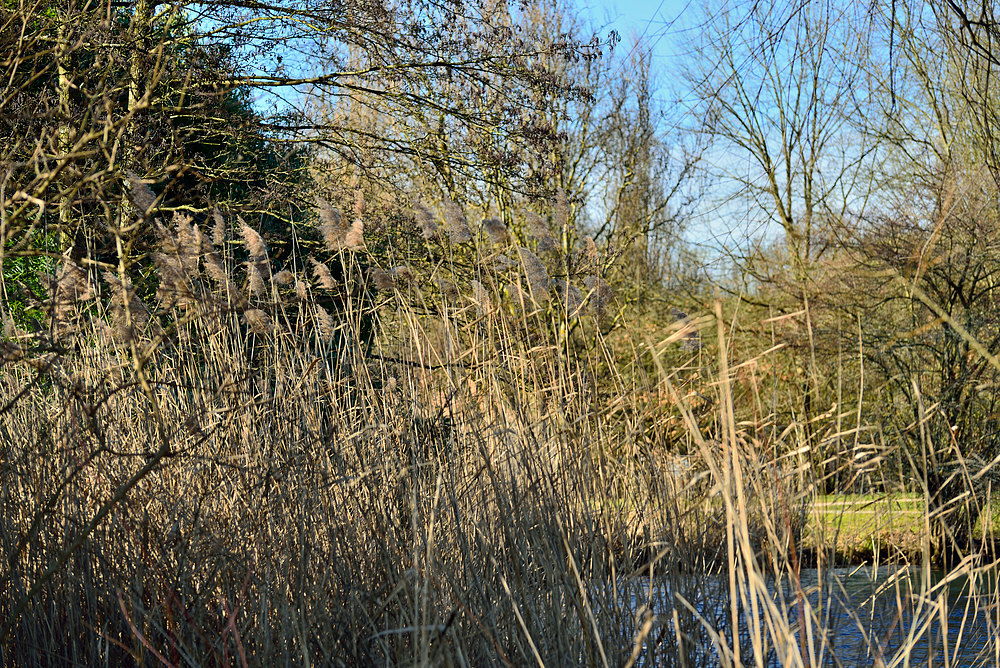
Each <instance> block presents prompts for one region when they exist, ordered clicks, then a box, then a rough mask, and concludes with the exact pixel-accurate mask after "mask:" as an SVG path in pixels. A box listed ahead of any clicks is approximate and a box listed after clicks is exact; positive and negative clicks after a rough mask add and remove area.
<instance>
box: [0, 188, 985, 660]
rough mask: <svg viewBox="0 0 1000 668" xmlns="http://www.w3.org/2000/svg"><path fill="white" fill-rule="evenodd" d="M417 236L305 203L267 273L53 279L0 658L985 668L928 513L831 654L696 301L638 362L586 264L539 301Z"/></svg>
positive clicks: (831, 587) (975, 586)
mask: <svg viewBox="0 0 1000 668" xmlns="http://www.w3.org/2000/svg"><path fill="white" fill-rule="evenodd" d="M326 206H328V205H326ZM446 209H447V211H446V213H447V225H446V227H445V228H444V232H445V234H440V235H439V234H438V231H437V229H436V228H435V224H434V222H433V220H431V218H432V213H431V212H430V211H428V210H427V209H426V208H425V209H424V210H423V211H422V212H421V215H420V216H419V218H420V220H419V225H420V229H421V230H422V231H423V236H424V237H425V239H426V244H428V246H429V247H431V245H433V249H434V252H435V253H437V255H436V257H437V258H438V260H437V261H436V262H430V263H427V264H426V265H424V266H420V267H411V266H409V265H404V264H398V265H395V264H394V263H390V264H385V263H383V265H384V266H380V265H379V264H378V263H377V262H375V261H374V259H373V256H370V255H368V254H367V253H366V251H365V245H366V243H367V244H369V245H374V243H375V239H374V238H373V237H371V236H370V235H369V236H368V237H367V238H366V232H365V231H364V224H363V223H361V222H360V221H355V222H353V223H350V224H348V223H347V222H346V221H344V220H343V218H342V217H340V216H339V214H338V215H336V216H335V215H333V214H332V213H331V212H330V211H329V210H327V209H325V208H324V205H323V204H322V203H321V204H320V211H319V215H318V218H319V223H318V224H317V238H320V239H324V240H325V245H324V247H323V249H322V252H321V253H318V254H313V255H310V254H309V253H306V252H305V251H302V250H301V249H300V250H298V251H297V252H296V253H295V254H293V256H292V257H291V259H287V260H286V263H287V266H283V267H275V266H272V264H271V261H270V257H269V253H268V249H267V246H266V241H265V240H264V239H263V237H261V236H260V235H259V234H258V233H257V232H255V231H254V230H253V228H252V227H251V226H250V225H248V224H246V223H240V222H236V221H224V220H223V221H220V220H218V219H217V220H216V228H217V229H216V232H215V234H213V238H212V239H211V240H210V239H209V238H208V236H207V235H203V234H202V233H201V232H200V230H199V229H198V227H197V226H196V225H194V224H193V223H192V221H191V220H190V219H185V218H178V219H177V220H175V221H174V224H172V225H171V226H170V227H169V229H168V228H167V227H165V226H162V225H161V226H160V232H159V244H160V251H159V255H157V256H156V267H157V277H158V280H157V281H156V284H155V286H154V287H155V295H153V292H154V291H153V288H152V287H149V286H147V287H146V292H147V299H146V300H143V299H142V298H141V295H140V294H139V293H140V292H142V289H141V286H140V287H133V286H131V284H130V283H129V282H128V280H127V276H124V275H121V274H119V275H118V276H115V275H114V273H110V274H107V275H99V274H98V273H96V271H95V270H94V269H93V268H92V267H88V266H82V265H77V264H75V262H74V261H72V260H70V259H69V258H68V257H67V258H66V259H64V261H62V262H61V263H59V264H58V266H55V267H53V271H54V274H53V277H52V280H51V285H50V290H49V292H48V295H47V298H48V301H47V302H46V303H44V304H39V309H41V311H42V312H44V314H45V320H44V322H42V323H40V325H41V326H39V327H38V328H37V331H33V332H31V331H13V332H10V333H9V334H10V335H9V336H7V337H6V338H5V339H4V341H3V343H2V344H0V345H2V354H3V357H2V359H3V365H2V367H0V376H2V382H0V499H2V500H0V504H2V512H0V546H2V548H0V549H2V552H3V561H2V566H0V624H2V629H0V633H2V639H0V664H2V665H19V666H30V665H47V666H53V665H66V666H77V665H86V666H101V665H105V666H121V665H149V666H159V665H164V666H202V665H226V666H228V665H242V666H251V665H275V666H277V665H317V666H321V665H322V666H325V665H333V666H336V665H342V666H348V665H351V666H353V665H393V666H395V665H420V666H423V665H447V666H483V665H509V666H525V665H539V666H559V665H596V666H633V665H643V666H654V665H655V666H691V667H693V666H714V665H769V666H770V665H781V666H820V665H869V664H870V665H887V666H890V665H905V664H906V662H907V660H908V657H909V656H911V655H915V654H914V653H916V652H924V654H920V656H922V657H923V656H926V655H927V652H928V651H929V652H930V653H931V654H933V653H937V657H938V658H936V659H935V662H936V663H941V662H944V663H945V665H949V663H948V662H950V665H982V664H976V663H969V662H968V655H967V654H965V653H966V652H969V651H974V652H976V655H975V658H976V659H981V660H983V661H986V660H989V661H996V660H997V659H998V657H1000V654H998V653H1000V643H998V641H997V640H996V638H997V637H1000V634H997V633H995V630H996V627H997V625H998V624H1000V618H998V614H1000V612H998V611H1000V605H998V603H1000V601H998V600H997V591H998V589H997V587H996V586H995V578H994V580H991V579H990V578H991V577H993V576H992V575H991V573H992V572H993V571H992V570H991V562H990V559H989V558H988V557H987V556H986V555H987V554H988V551H987V549H986V547H985V543H982V544H980V546H979V548H978V550H969V551H967V553H965V554H964V555H963V558H962V559H960V560H959V562H958V563H957V565H956V566H954V567H953V568H952V569H951V570H949V571H948V572H946V573H944V574H941V575H939V576H937V579H935V577H932V574H931V571H930V568H931V561H932V556H933V554H932V553H933V546H932V544H931V524H932V523H933V522H934V521H935V518H934V517H931V516H929V515H927V516H925V518H924V519H925V524H926V526H927V533H926V534H925V536H926V540H925V542H924V546H923V549H922V550H921V553H920V554H919V555H917V556H918V557H919V560H916V558H914V557H912V556H909V557H906V556H905V555H904V557H905V558H901V559H898V560H896V561H897V562H901V563H903V565H908V566H912V567H914V568H916V569H922V570H918V571H917V576H915V577H914V578H909V576H905V577H904V576H903V575H900V576H898V577H896V578H894V579H892V580H890V581H888V584H886V586H887V587H891V588H894V591H895V592H896V595H895V598H894V600H895V601H896V603H897V605H895V607H894V608H893V609H894V610H895V611H896V613H897V614H896V620H895V623H894V624H892V623H889V624H886V625H884V626H882V627H879V629H880V630H879V632H878V634H873V633H872V632H871V631H870V629H871V628H872V625H871V624H868V623H866V619H865V614H866V613H865V609H864V606H861V608H855V614H856V617H857V618H856V620H855V622H856V623H855V624H854V628H853V629H852V630H851V632H852V633H854V634H855V635H857V634H858V633H860V634H861V635H862V636H863V642H861V643H860V644H858V643H854V644H851V645H850V646H848V647H846V648H845V647H844V646H843V643H842V642H840V639H841V638H842V637H843V635H842V630H839V631H838V630H837V629H835V628H833V627H832V626H831V619H830V616H829V612H828V611H829V608H830V606H831V602H832V601H833V600H834V599H835V598H836V597H838V596H839V595H841V594H842V593H843V592H842V591H840V590H839V589H838V584H837V583H838V582H839V580H838V578H837V575H836V572H835V571H833V570H830V568H829V567H830V566H831V562H832V560H833V553H832V551H830V550H825V548H824V547H823V546H824V545H825V544H827V543H824V541H823V540H821V539H817V538H816V536H813V540H814V541H817V540H818V545H819V547H814V548H813V553H812V554H811V556H810V555H809V554H807V551H806V549H805V547H804V545H803V541H802V533H803V527H804V526H805V522H806V516H807V512H808V509H809V508H810V506H811V504H812V503H813V502H814V501H815V498H816V495H817V487H816V484H815V482H816V481H815V480H814V479H813V477H812V476H813V474H812V473H811V469H810V466H809V460H808V458H807V457H804V456H803V452H804V449H808V447H809V444H808V443H807V442H805V441H802V440H801V434H802V430H799V429H796V428H795V425H789V426H788V427H787V428H784V429H782V430H781V431H780V432H777V431H776V430H775V429H774V428H773V426H774V425H773V423H772V421H771V420H770V418H767V417H760V418H759V419H758V420H757V421H756V422H747V421H745V420H738V419H737V416H738V415H740V414H741V410H740V409H739V407H738V406H736V405H735V402H736V401H738V400H741V399H737V398H734V396H735V395H734V391H733V380H732V379H733V377H734V374H735V371H734V367H735V366H737V363H741V362H747V361H749V360H739V359H736V356H735V353H734V351H733V350H732V349H731V348H730V344H729V332H730V328H731V326H732V321H731V319H730V318H728V317H726V315H725V313H724V307H723V305H722V304H721V303H716V305H715V308H714V311H709V312H707V313H704V314H701V316H696V317H692V318H687V317H685V318H684V319H681V320H678V322H677V323H676V324H675V325H674V326H673V327H671V328H667V329H666V330H665V331H661V332H658V333H657V338H656V340H652V339H650V338H648V335H646V334H641V333H640V330H639V328H638V327H633V326H630V323H628V321H627V310H626V309H625V307H624V305H622V304H619V303H618V302H617V301H616V298H615V296H614V294H613V293H612V292H611V289H610V287H609V286H608V284H607V283H606V281H605V279H604V277H603V276H602V273H601V268H600V267H601V263H600V258H599V257H597V251H596V248H587V249H585V250H584V255H583V256H582V257H581V261H580V262H579V263H578V264H577V265H576V269H575V270H574V271H570V272H567V271H565V266H564V267H563V270H562V272H561V273H560V269H559V266H558V264H557V263H556V262H555V261H554V259H553V258H554V257H555V255H549V254H547V253H551V252H552V250H551V249H549V246H548V244H545V243H543V241H544V240H543V239H540V238H536V239H534V240H532V242H531V244H530V245H531V249H529V248H527V247H520V248H518V247H514V246H512V245H511V244H513V242H512V240H511V234H509V233H508V231H507V230H506V229H501V227H502V226H503V224H502V223H500V221H497V220H490V221H489V223H488V224H487V225H484V226H483V230H481V231H480V232H482V231H485V232H486V233H487V234H488V235H489V238H487V237H485V236H483V234H482V233H480V234H479V235H476V234H474V233H473V232H472V231H471V230H470V227H469V225H468V222H467V221H466V220H465V218H464V214H462V212H461V211H460V210H459V209H458V207H457V205H454V204H453V203H450V204H449V205H448V206H447V207H446ZM218 218H219V219H221V218H222V216H219V217H218ZM529 222H530V221H529ZM415 229H417V228H415ZM473 237H475V239H473ZM551 241H552V240H551V239H549V242H551ZM553 246H554V244H553ZM590 246H593V244H590ZM532 249H534V250H532ZM587 253H589V254H590V255H591V256H592V257H587V256H586V254H587ZM401 261H402V259H401ZM609 319H610V320H612V321H613V320H615V319H617V327H616V328H614V329H612V328H610V327H608V326H607V324H608V322H609ZM623 351H624V352H623ZM692 366H696V367H697V368H699V369H700V370H701V371H702V375H701V380H699V381H697V383H696V385H694V386H692V385H691V382H690V381H688V380H686V378H688V376H687V375H685V373H686V370H690V369H691V368H692ZM756 401H758V402H759V403H760V405H762V406H766V405H767V401H766V400H765V399H762V398H761V397H757V398H756ZM695 402H702V404H705V403H706V402H707V405H708V406H710V408H709V409H705V408H704V405H700V406H698V407H696V406H695V405H694V404H695ZM706 416H707V417H706ZM933 445H934V444H930V443H928V444H927V447H928V448H932V447H933ZM989 470H990V469H988V468H980V469H979V470H977V471H966V473H965V474H964V475H965V476H966V477H967V479H968V481H969V484H968V485H967V489H968V492H969V493H968V494H967V495H966V496H965V497H964V498H960V499H959V500H957V501H956V504H961V505H964V506H966V507H970V508H971V507H973V506H975V505H976V504H985V501H986V499H988V495H986V496H984V493H983V492H982V491H981V490H982V485H981V484H980V481H981V480H982V478H983V476H982V475H980V476H979V477H978V478H977V477H976V476H977V475H978V474H979V473H980V472H983V471H985V472H986V473H988V472H989ZM984 475H985V474H984ZM924 507H927V506H926V505H925V506H924ZM830 539H831V542H830V543H829V544H833V543H834V542H835V537H834V536H831V537H830ZM807 559H808V560H809V563H806V561H807ZM907 559H909V560H907ZM807 565H817V566H818V570H817V571H816V573H817V575H816V576H815V577H814V578H813V580H814V581H810V580H808V578H806V579H804V578H803V575H802V573H803V571H804V569H805V567H806V566H807ZM904 572H905V573H911V572H914V571H913V570H912V569H911V570H907V571H904ZM920 572H922V573H923V577H920V576H919V574H920ZM942 578H943V580H944V581H945V582H947V581H949V580H950V581H957V580H959V579H961V580H962V581H963V582H967V583H969V587H970V588H971V590H970V593H969V594H968V595H966V596H964V597H963V598H962V599H961V602H960V603H956V601H955V600H953V599H950V598H949V597H948V596H947V595H946V593H947V592H945V589H946V588H945V589H943V588H942V586H940V585H936V584H935V583H937V582H940V581H942ZM991 583H992V584H991ZM943 592H944V593H943ZM956 604H960V605H965V606H967V607H966V608H964V613H963V614H961V615H960V616H959V619H958V621H957V622H956V621H955V619H953V616H952V615H951V607H954V606H955V605H956ZM872 614H874V613H872ZM879 614H880V615H882V616H883V617H885V614H886V613H885V612H884V611H883V612H880V613H879ZM890 616H891V615H890ZM869 621H870V620H869ZM955 624H966V627H965V628H964V633H965V641H964V642H960V643H958V644H957V645H956V644H955V643H952V644H948V642H947V639H948V638H949V635H948V632H949V629H950V628H951V627H952V626H954V625H955ZM951 630H952V631H954V629H951ZM901 631H903V632H904V633H903V636H902V640H901V641H900V642H898V643H895V644H893V643H889V642H888V640H889V639H890V638H894V637H897V636H899V633H900V632H901ZM879 634H880V635H879ZM934 634H937V635H934ZM990 634H992V635H990ZM970 637H974V638H976V642H972V643H970V642H969V638H970ZM927 647H930V648H931V650H927ZM970 647H971V648H973V649H972V650H970V649H969V648H970ZM945 657H947V658H945ZM962 660H966V661H967V662H966V663H964V664H962V663H961V661H962ZM859 661H860V663H859Z"/></svg>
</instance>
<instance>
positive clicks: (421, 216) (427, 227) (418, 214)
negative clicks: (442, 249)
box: [413, 202, 438, 241]
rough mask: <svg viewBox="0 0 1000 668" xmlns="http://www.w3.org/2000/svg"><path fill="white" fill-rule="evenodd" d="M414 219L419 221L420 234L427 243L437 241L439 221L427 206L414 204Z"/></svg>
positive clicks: (418, 203) (421, 203)
mask: <svg viewBox="0 0 1000 668" xmlns="http://www.w3.org/2000/svg"><path fill="white" fill-rule="evenodd" d="M413 217H414V219H415V220H416V221H417V225H419V226H420V234H421V235H423V237H424V239H426V240H427V241H432V240H434V239H437V236H438V226H437V221H435V219H434V214H433V213H432V212H431V210H430V209H429V208H427V205H425V204H424V203H423V202H415V203H414V204H413Z"/></svg>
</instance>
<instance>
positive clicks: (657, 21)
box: [578, 0, 699, 48]
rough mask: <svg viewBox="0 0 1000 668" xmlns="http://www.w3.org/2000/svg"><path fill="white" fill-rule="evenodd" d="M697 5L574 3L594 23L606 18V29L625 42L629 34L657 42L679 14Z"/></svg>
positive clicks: (628, 0)
mask: <svg viewBox="0 0 1000 668" xmlns="http://www.w3.org/2000/svg"><path fill="white" fill-rule="evenodd" d="M698 4H699V3H697V2H696V1H695V0H589V1H587V0H581V1H580V2H579V3H578V6H579V7H580V8H581V9H582V10H583V11H584V13H586V14H589V15H590V16H591V17H592V18H593V19H594V22H595V24H596V25H598V26H600V25H603V24H604V23H606V22H609V21H610V23H608V26H607V28H606V30H611V29H615V30H617V31H618V32H619V33H620V34H621V36H622V39H623V40H624V42H625V43H626V44H628V43H630V42H631V38H632V37H633V36H640V35H644V36H645V37H646V38H652V40H651V41H653V42H657V40H658V39H659V38H660V37H661V36H662V35H664V33H669V31H670V28H671V25H672V24H673V22H674V21H675V19H677V17H678V16H680V15H681V13H683V12H684V11H685V10H690V9H692V8H695V7H697V6H698ZM666 41H667V40H666V39H659V42H658V43H657V47H658V48H659V47H662V46H666V45H665V44H664V42H666Z"/></svg>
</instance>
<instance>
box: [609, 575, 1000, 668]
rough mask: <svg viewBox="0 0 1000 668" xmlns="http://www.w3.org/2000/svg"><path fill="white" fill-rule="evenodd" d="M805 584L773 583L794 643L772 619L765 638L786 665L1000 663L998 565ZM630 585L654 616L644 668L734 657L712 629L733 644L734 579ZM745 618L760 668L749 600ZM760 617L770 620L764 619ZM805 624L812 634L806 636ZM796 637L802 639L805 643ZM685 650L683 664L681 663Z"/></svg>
mask: <svg viewBox="0 0 1000 668" xmlns="http://www.w3.org/2000/svg"><path fill="white" fill-rule="evenodd" d="M800 581H801V590H802V592H803V597H802V598H801V599H799V598H798V597H797V591H798V589H797V588H796V587H795V586H794V584H792V583H791V582H789V581H788V579H784V580H783V581H782V582H780V583H776V582H769V583H766V590H767V599H766V600H769V601H773V602H774V606H775V607H774V609H775V610H777V611H778V613H779V616H781V617H783V618H784V619H786V620H788V622H789V623H790V625H791V626H792V629H793V631H794V632H795V640H794V641H793V643H792V646H791V647H788V646H784V647H776V646H775V642H776V641H775V639H774V638H775V634H768V633H767V632H766V631H765V630H764V629H766V628H767V624H766V621H761V622H760V624H759V626H760V627H761V629H762V632H761V635H762V636H763V637H765V639H766V640H765V642H766V643H767V644H766V646H765V647H764V652H763V654H764V656H765V658H764V663H765V665H768V666H782V665H786V664H787V663H788V662H789V659H790V658H791V657H790V654H792V653H794V654H796V655H798V656H808V657H812V658H813V660H814V662H813V663H812V665H813V666H848V667H851V668H854V667H858V666H874V665H885V666H949V667H953V668H970V667H972V666H998V665H1000V651H998V650H1000V639H998V637H1000V606H998V602H1000V597H998V594H1000V590H998V587H997V578H996V571H995V570H993V571H991V572H990V573H989V575H988V576H983V575H982V574H981V573H980V574H979V575H978V576H977V577H974V578H970V577H968V576H966V575H963V576H961V577H953V578H951V579H948V578H945V577H944V576H943V574H941V573H930V574H929V576H928V574H926V573H924V572H922V571H921V570H919V569H899V568H894V567H883V568H878V569H874V568H870V567H861V568H850V569H847V568H842V569H827V570H824V571H822V572H820V571H817V570H815V569H810V570H804V571H803V572H802V574H801V579H800ZM629 589H630V595H631V600H632V603H633V609H635V610H637V612H638V614H637V616H638V617H641V616H642V615H643V614H644V613H645V611H647V610H648V611H649V612H650V613H652V614H655V615H656V619H657V626H656V628H654V629H653V630H652V631H651V632H650V633H649V636H648V638H647V641H646V646H645V647H644V649H645V650H646V651H645V652H644V657H643V661H642V665H647V666H648V665H691V666H705V665H719V664H720V663H726V662H727V661H723V660H722V659H723V657H722V656H720V654H721V652H724V651H725V650H720V648H719V646H718V645H717V643H716V642H715V640H716V639H714V638H713V637H712V633H711V632H710V631H708V630H707V629H708V627H711V628H714V629H716V630H718V631H719V635H720V637H721V638H723V639H724V641H725V643H726V644H731V642H732V641H731V633H730V631H729V628H730V627H731V619H732V617H731V613H730V600H731V599H730V597H729V594H728V592H729V586H728V580H725V579H724V578H722V577H720V576H688V577H686V578H678V577H663V578H654V579H653V580H649V579H648V578H640V579H637V580H634V581H633V582H632V583H631V587H629ZM681 597H683V598H684V599H686V600H687V601H688V602H689V603H690V604H691V608H693V609H694V611H695V612H696V613H697V614H695V613H694V612H692V611H691V609H690V608H688V607H686V606H685V605H684V604H683V603H682V602H681V601H680V599H681ZM800 600H801V605H800V603H799V601H800ZM675 611H676V613H677V614H676V616H675V614H674V613H675ZM699 616H700V617H701V619H698V617H699ZM739 618H740V622H739V637H740V639H741V642H740V645H741V650H742V651H741V654H742V657H741V658H742V660H743V663H744V664H746V665H755V664H756V661H755V660H754V657H753V656H752V649H751V648H752V644H751V642H750V639H751V637H752V635H754V634H753V632H752V628H751V627H752V624H753V623H752V621H751V620H752V615H751V608H750V606H749V605H740V608H739ZM758 619H761V620H765V619H766V615H763V614H762V615H761V616H760V617H759V618H758ZM803 628H807V629H809V631H808V633H802V629H803ZM678 630H679V631H680V633H678ZM810 635H811V646H810V645H809V640H808V638H809V636H810ZM803 638H804V639H805V640H801V639H803ZM796 643H804V644H805V648H804V649H803V647H802V646H801V645H798V644H796ZM785 644H786V645H787V644H788V643H785ZM681 654H684V655H685V661H684V662H681V661H680V660H679V657H680V655H681ZM880 661H881V664H880V663H879V662H880ZM807 665H808V664H807Z"/></svg>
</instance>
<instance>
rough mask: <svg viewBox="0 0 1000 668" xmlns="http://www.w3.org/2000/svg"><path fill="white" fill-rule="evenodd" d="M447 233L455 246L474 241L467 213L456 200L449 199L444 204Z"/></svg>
mask: <svg viewBox="0 0 1000 668" xmlns="http://www.w3.org/2000/svg"><path fill="white" fill-rule="evenodd" d="M444 212H445V213H444V220H445V232H447V233H448V240H449V241H451V243H453V244H463V243H466V242H468V241H472V232H470V231H469V222H468V221H467V220H466V218H465V211H464V210H463V209H462V207H461V206H459V205H458V204H457V203H456V202H455V201H454V200H451V199H448V200H445V203H444Z"/></svg>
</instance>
